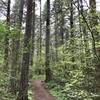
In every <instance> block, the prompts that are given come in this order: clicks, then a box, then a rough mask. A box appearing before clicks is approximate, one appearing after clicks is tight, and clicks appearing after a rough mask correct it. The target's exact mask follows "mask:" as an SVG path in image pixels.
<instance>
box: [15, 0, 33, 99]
mask: <svg viewBox="0 0 100 100" xmlns="http://www.w3.org/2000/svg"><path fill="white" fill-rule="evenodd" d="M31 22H32V0H27V17H26V31H25V36H24V52H23V61H22V68H21V79H20V90H19V94H18V98H17V100H28V76H29V61H30V40H31V29H32V24H31Z"/></svg>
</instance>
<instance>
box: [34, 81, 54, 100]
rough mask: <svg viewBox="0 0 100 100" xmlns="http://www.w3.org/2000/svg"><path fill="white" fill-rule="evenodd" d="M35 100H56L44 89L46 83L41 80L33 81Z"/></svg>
mask: <svg viewBox="0 0 100 100" xmlns="http://www.w3.org/2000/svg"><path fill="white" fill-rule="evenodd" d="M33 91H34V94H33V100H54V97H53V96H51V95H50V94H49V93H48V92H47V90H46V89H45V87H44V83H43V82H42V81H41V80H35V81H33Z"/></svg>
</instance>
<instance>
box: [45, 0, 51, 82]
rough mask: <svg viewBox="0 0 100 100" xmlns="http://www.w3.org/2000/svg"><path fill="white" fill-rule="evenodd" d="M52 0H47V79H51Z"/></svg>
mask: <svg viewBox="0 0 100 100" xmlns="http://www.w3.org/2000/svg"><path fill="white" fill-rule="evenodd" d="M49 50H50V0H47V19H46V61H45V73H46V81H50V80H51V70H50V54H49V53H50V52H49Z"/></svg>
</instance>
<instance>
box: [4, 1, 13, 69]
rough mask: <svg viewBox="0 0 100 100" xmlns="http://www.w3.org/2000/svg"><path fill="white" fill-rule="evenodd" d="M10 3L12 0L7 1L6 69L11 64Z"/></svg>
mask: <svg viewBox="0 0 100 100" xmlns="http://www.w3.org/2000/svg"><path fill="white" fill-rule="evenodd" d="M10 3H11V0H8V3H7V32H6V34H5V55H4V61H5V66H4V70H5V71H7V70H8V67H9V66H8V64H9V33H10Z"/></svg>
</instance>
